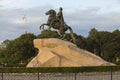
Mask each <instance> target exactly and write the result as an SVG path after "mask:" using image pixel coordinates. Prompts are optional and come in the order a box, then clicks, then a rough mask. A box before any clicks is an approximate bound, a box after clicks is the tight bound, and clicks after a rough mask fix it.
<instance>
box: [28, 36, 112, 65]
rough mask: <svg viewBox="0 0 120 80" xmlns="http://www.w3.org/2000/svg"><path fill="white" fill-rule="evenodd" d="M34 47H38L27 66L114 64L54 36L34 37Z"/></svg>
mask: <svg viewBox="0 0 120 80" xmlns="http://www.w3.org/2000/svg"><path fill="white" fill-rule="evenodd" d="M33 42H34V47H35V48H38V49H39V52H38V55H37V56H36V57H34V58H33V59H32V60H31V61H30V62H29V63H28V65H27V67H82V66H106V65H114V64H112V63H109V62H106V61H104V60H103V59H101V58H100V57H98V56H96V55H95V54H93V53H91V52H88V51H86V50H83V49H80V48H78V47H77V46H76V45H74V44H73V43H71V42H68V41H63V40H60V39H56V38H46V39H35V40H34V41H33Z"/></svg>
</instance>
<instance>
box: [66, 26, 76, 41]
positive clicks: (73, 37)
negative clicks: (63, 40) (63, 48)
mask: <svg viewBox="0 0 120 80" xmlns="http://www.w3.org/2000/svg"><path fill="white" fill-rule="evenodd" d="M68 29H69V30H70V35H71V37H72V40H73V42H74V43H76V42H77V40H76V38H75V36H74V32H73V30H72V28H71V27H70V26H68Z"/></svg>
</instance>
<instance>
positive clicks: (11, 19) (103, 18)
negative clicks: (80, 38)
mask: <svg viewBox="0 0 120 80" xmlns="http://www.w3.org/2000/svg"><path fill="white" fill-rule="evenodd" d="M50 7H51V8H53V9H55V10H56V11H57V12H58V9H56V8H55V7H52V6H50V5H49V6H44V7H34V8H29V9H0V36H1V37H0V42H1V41H3V40H5V39H15V38H16V37H19V36H20V35H21V34H23V33H25V31H27V32H31V33H35V34H36V35H38V34H40V30H39V26H40V25H41V24H42V23H46V22H47V18H48V16H46V15H45V12H46V11H47V10H49V9H50ZM119 14H120V12H109V13H101V8H99V7H91V8H86V9H79V10H73V11H69V10H65V9H64V10H63V15H64V19H65V22H66V23H67V24H68V25H69V26H71V27H72V29H73V30H74V32H75V33H77V34H79V35H84V36H87V35H88V31H89V30H90V29H91V28H96V29H98V30H108V31H112V30H113V29H117V28H118V29H119V25H120V23H119V21H120V18H119V17H120V15H119ZM24 15H26V20H27V21H26V22H24V21H23V19H22V18H23V16H24Z"/></svg>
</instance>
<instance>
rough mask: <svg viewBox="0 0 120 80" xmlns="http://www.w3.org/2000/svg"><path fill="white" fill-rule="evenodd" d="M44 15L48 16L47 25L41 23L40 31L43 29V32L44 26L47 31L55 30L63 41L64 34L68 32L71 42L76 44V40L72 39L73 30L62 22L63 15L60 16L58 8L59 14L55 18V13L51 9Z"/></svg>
mask: <svg viewBox="0 0 120 80" xmlns="http://www.w3.org/2000/svg"><path fill="white" fill-rule="evenodd" d="M45 14H46V15H49V17H48V21H47V23H43V24H42V25H41V26H40V30H41V29H43V30H44V26H45V25H46V26H48V29H49V30H50V29H51V28H53V29H57V30H58V31H59V33H60V38H61V39H64V38H65V36H66V34H65V32H66V31H67V30H69V31H70V34H71V38H72V41H73V42H74V43H76V39H75V37H74V34H73V30H72V28H71V27H70V26H68V25H67V24H66V23H65V22H64V19H63V15H62V8H60V12H59V13H58V15H57V16H56V11H55V10H53V9H50V10H49V11H47V12H46V13H45Z"/></svg>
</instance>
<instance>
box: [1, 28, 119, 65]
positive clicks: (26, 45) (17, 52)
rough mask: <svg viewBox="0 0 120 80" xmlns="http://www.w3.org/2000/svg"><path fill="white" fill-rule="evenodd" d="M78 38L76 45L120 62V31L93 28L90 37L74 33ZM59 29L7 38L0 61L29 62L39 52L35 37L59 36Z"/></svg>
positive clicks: (68, 38)
mask: <svg viewBox="0 0 120 80" xmlns="http://www.w3.org/2000/svg"><path fill="white" fill-rule="evenodd" d="M74 35H75V38H76V39H77V43H76V45H77V46H78V47H79V48H82V49H85V50H88V51H90V52H92V53H93V54H96V55H98V56H100V57H101V58H103V59H104V60H106V61H110V62H114V63H117V64H120V44H119V43H120V31H119V30H118V29H117V30H115V31H113V32H107V31H98V30H96V29H95V28H93V29H91V31H90V32H89V35H88V37H83V36H81V35H77V34H74ZM59 37H60V36H59V34H58V32H57V31H51V30H45V31H42V32H41V34H39V35H37V36H36V35H34V34H32V33H27V34H22V35H21V36H20V37H18V38H16V39H14V40H5V41H3V44H2V45H5V47H4V48H0V57H1V58H0V63H2V62H9V63H10V64H18V63H20V62H21V61H22V62H25V63H27V62H28V61H29V60H30V59H32V57H34V56H35V55H36V53H37V50H36V49H35V48H34V45H33V39H35V38H59ZM66 40H68V41H70V40H71V37H70V34H66Z"/></svg>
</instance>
